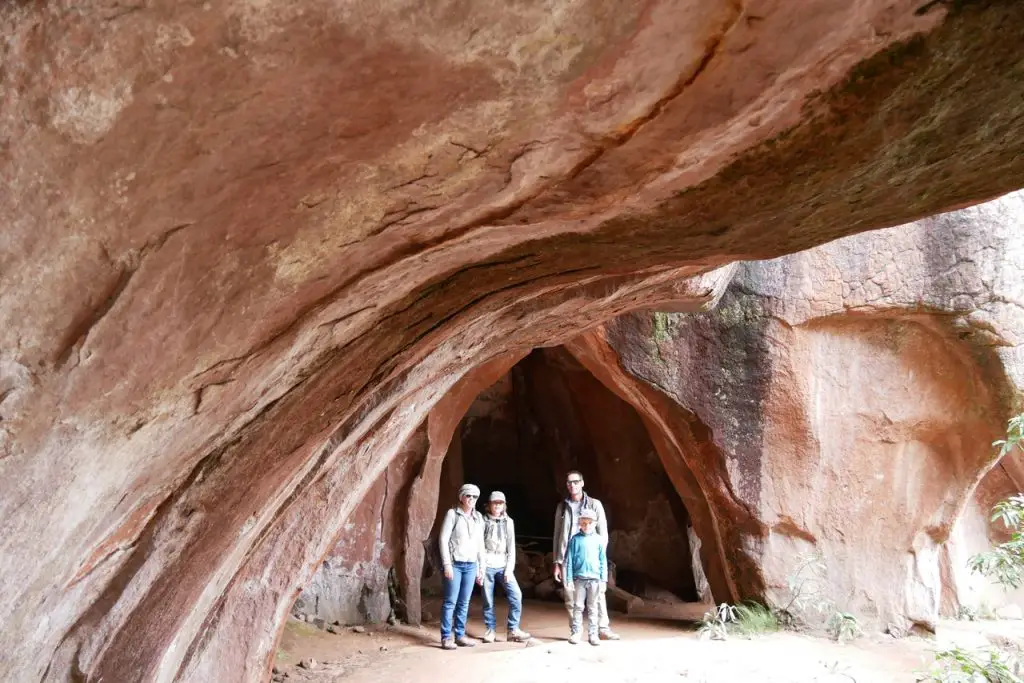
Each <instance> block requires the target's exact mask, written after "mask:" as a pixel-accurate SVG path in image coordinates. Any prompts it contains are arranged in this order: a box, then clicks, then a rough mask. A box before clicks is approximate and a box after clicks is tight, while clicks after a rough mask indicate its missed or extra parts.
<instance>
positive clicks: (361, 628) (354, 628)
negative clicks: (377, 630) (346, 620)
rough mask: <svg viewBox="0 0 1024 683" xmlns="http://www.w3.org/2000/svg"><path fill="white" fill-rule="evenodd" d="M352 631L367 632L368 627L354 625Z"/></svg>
mask: <svg viewBox="0 0 1024 683" xmlns="http://www.w3.org/2000/svg"><path fill="white" fill-rule="evenodd" d="M352 632H353V633H366V629H365V628H363V627H362V626H353V627H352Z"/></svg>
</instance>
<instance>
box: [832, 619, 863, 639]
mask: <svg viewBox="0 0 1024 683" xmlns="http://www.w3.org/2000/svg"><path fill="white" fill-rule="evenodd" d="M825 630H826V631H828V634H829V635H830V636H832V640H835V641H836V642H839V643H842V642H844V641H847V640H855V639H857V638H860V637H861V636H862V635H864V632H863V631H861V630H860V623H859V622H858V621H857V617H855V616H854V615H852V614H850V613H849V612H833V614H832V616H831V617H829V619H828V623H826V624H825Z"/></svg>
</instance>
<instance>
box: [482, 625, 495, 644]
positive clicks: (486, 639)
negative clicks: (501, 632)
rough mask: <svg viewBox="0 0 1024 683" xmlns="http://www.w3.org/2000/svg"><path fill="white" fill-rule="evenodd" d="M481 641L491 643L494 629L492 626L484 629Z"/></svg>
mask: <svg viewBox="0 0 1024 683" xmlns="http://www.w3.org/2000/svg"><path fill="white" fill-rule="evenodd" d="M483 641H484V642H485V643H493V642H494V629H493V628H489V629H487V630H486V631H484V637H483Z"/></svg>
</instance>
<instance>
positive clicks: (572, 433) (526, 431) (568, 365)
mask: <svg viewBox="0 0 1024 683" xmlns="http://www.w3.org/2000/svg"><path fill="white" fill-rule="evenodd" d="M570 470H579V471H580V472H582V473H583V476H584V479H585V486H586V491H587V493H588V494H589V495H592V496H594V497H595V498H598V499H600V500H601V501H602V502H603V503H604V506H605V509H606V512H607V515H608V519H609V529H610V545H609V558H610V559H611V561H612V562H613V563H614V564H615V569H616V584H617V585H618V586H619V587H620V588H622V589H624V590H626V591H628V592H630V593H633V594H634V595H638V596H640V597H645V598H657V597H659V596H661V597H671V596H675V598H677V599H679V600H683V601H688V602H689V601H696V600H698V594H697V589H696V586H695V579H694V571H693V566H692V561H693V558H692V553H691V549H690V543H689V533H692V532H688V528H689V526H690V519H689V515H688V513H687V511H686V508H685V507H684V505H683V502H682V500H681V499H680V497H679V495H678V493H677V492H676V490H675V488H674V487H673V485H672V483H671V481H670V480H669V477H668V475H667V474H666V472H665V468H664V466H663V464H662V462H661V459H660V458H659V456H658V453H657V452H656V450H655V448H654V445H653V443H652V442H651V438H650V436H649V435H648V433H647V429H646V428H645V426H644V423H643V421H642V420H641V418H640V415H639V414H638V413H637V412H636V411H635V409H634V408H633V407H632V406H630V405H629V404H628V403H626V402H625V401H623V400H622V399H620V398H619V397H618V396H616V395H615V394H614V393H612V392H611V391H610V390H609V389H607V388H606V387H605V386H604V385H603V384H602V383H601V382H600V381H599V380H598V379H597V378H595V377H594V375H592V374H591V373H590V372H589V371H588V370H587V369H586V368H584V367H583V365H581V364H580V363H579V362H578V361H577V360H576V359H575V358H574V357H573V356H572V354H570V353H569V352H568V351H567V350H566V349H565V348H563V347H556V348H551V349H535V350H534V351H532V352H531V353H530V354H529V355H527V356H526V357H525V358H523V360H521V361H520V362H519V363H517V364H516V365H515V366H514V367H513V368H512V369H511V370H510V371H509V372H508V373H507V374H505V375H504V376H503V377H502V378H501V379H500V380H499V381H497V382H496V383H495V384H493V385H492V386H491V387H489V388H487V389H485V390H484V391H483V392H481V393H480V394H479V396H477V398H476V400H475V401H474V402H473V403H472V405H471V406H470V408H469V410H468V411H467V413H466V415H465V416H464V417H463V418H462V421H461V422H460V424H459V426H458V429H457V430H456V432H455V435H454V437H453V439H452V442H451V446H450V448H449V452H448V455H447V456H446V458H445V461H444V465H443V468H442V474H441V487H440V498H439V505H438V508H439V509H438V518H437V520H438V523H437V524H435V533H436V531H437V529H438V528H439V522H440V519H441V518H442V517H443V515H444V512H445V511H446V510H447V509H448V508H449V507H450V506H451V505H453V504H454V502H455V498H456V495H457V491H458V487H459V486H460V485H461V484H462V483H463V482H464V481H468V482H472V483H474V484H477V485H478V486H479V487H480V491H481V502H480V506H479V507H480V509H481V510H483V508H484V505H485V503H486V500H487V496H488V494H489V493H490V492H491V491H493V490H495V489H497V490H500V491H503V492H504V493H505V495H506V497H507V498H508V511H509V515H510V516H511V517H512V518H513V519H514V520H515V522H516V534H517V541H518V542H519V545H521V546H524V547H525V549H526V550H527V551H532V552H534V553H545V554H546V553H548V552H550V551H551V534H552V524H553V518H554V510H555V506H556V504H557V503H558V501H559V500H560V499H561V498H562V497H563V496H564V495H565V492H564V489H565V477H566V474H567V473H568V472H569V471H570ZM519 578H520V582H521V583H524V590H526V589H527V585H525V584H529V583H532V582H531V581H530V580H529V579H527V580H526V581H524V580H523V577H519ZM534 578H543V576H539V577H538V576H535V577H534ZM666 592H667V594H666Z"/></svg>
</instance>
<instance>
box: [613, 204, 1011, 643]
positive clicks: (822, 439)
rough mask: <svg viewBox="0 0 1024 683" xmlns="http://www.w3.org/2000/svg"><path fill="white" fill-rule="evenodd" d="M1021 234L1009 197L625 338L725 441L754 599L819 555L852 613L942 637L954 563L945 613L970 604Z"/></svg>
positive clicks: (788, 262) (755, 276)
mask: <svg viewBox="0 0 1024 683" xmlns="http://www.w3.org/2000/svg"><path fill="white" fill-rule="evenodd" d="M1021 220H1024V195H1022V194H1013V195H1008V196H1006V197H1003V198H1002V199H999V200H997V201H994V202H990V203H988V204H985V205H982V206H978V207H974V208H971V209H967V210H962V211H958V212H955V213H951V214H945V215H942V216H938V217H935V218H931V219H925V220H922V221H918V222H917V223H914V224H910V225H907V226H902V227H899V228H892V229H887V230H880V231H875V232H872V233H865V234H862V235H858V236H855V237H848V238H845V239H842V240H838V241H836V242H833V243H830V244H827V245H824V246H822V247H817V248H815V249H812V250H809V251H806V252H801V253H798V254H793V255H791V256H787V257H783V258H780V259H776V260H773V261H763V262H752V263H747V264H744V265H742V266H741V267H740V269H739V270H738V271H737V274H736V277H735V279H734V280H733V282H732V284H731V285H730V287H729V289H728V290H727V291H726V292H725V295H724V297H723V299H722V302H721V303H720V304H719V306H718V307H717V308H716V309H715V310H713V311H711V312H709V313H702V314H694V315H689V316H685V315H675V314H668V315H665V314H655V315H654V317H653V318H652V317H651V316H650V315H644V316H640V315H631V316H626V317H625V318H623V319H620V320H618V321H616V322H614V323H612V324H610V325H609V328H608V332H607V338H608V340H609V341H610V343H611V345H612V348H613V349H615V350H616V352H617V353H618V354H619V356H620V357H621V362H622V365H623V367H624V368H626V369H627V370H628V371H629V372H630V373H631V374H632V375H634V376H636V377H638V378H641V379H643V380H644V381H645V382H647V383H649V384H650V385H651V386H655V387H658V388H659V389H660V390H661V391H664V392H666V394H667V395H668V396H670V397H671V398H672V399H673V400H674V401H675V402H677V403H678V405H680V406H681V407H683V408H685V409H686V410H688V411H691V412H692V413H693V414H694V416H695V417H696V418H697V419H699V420H700V422H701V423H703V424H704V425H705V426H706V429H707V430H709V431H708V435H709V437H710V439H711V444H709V445H710V446H711V447H712V448H713V449H714V450H715V451H717V453H719V454H720V457H721V459H722V462H721V465H720V466H719V467H720V470H719V471H720V475H721V478H722V485H723V486H725V487H727V490H728V491H730V492H731V495H732V496H735V498H736V500H737V501H738V503H739V505H740V506H741V507H742V512H741V513H739V514H736V513H730V512H729V511H728V510H727V509H721V510H719V512H718V514H719V520H718V522H719V527H720V528H724V529H726V536H727V537H728V538H729V539H730V542H729V543H726V545H727V547H728V546H730V545H731V547H732V549H733V550H732V552H731V553H730V551H729V550H727V551H726V554H727V555H731V556H730V557H729V561H730V564H731V565H732V567H731V571H732V572H733V573H734V574H737V575H739V574H742V572H744V571H748V569H749V568H750V567H755V568H756V569H755V570H754V571H753V572H752V573H751V574H750V575H748V576H747V578H746V579H745V580H743V581H740V582H739V584H738V586H737V588H738V589H739V591H740V592H741V593H745V594H751V593H758V592H761V591H764V592H765V593H766V595H767V596H768V597H769V598H770V599H773V600H774V601H775V602H781V603H783V604H785V602H786V601H787V588H786V586H787V578H788V577H789V576H790V575H792V573H793V572H794V571H795V569H794V568H795V566H796V562H797V558H798V557H799V556H800V554H801V553H809V552H814V551H817V552H819V553H821V554H822V555H823V556H824V558H825V559H826V562H827V574H826V575H827V579H828V584H829V586H830V590H831V594H830V595H829V597H831V598H832V599H833V600H834V601H835V602H836V604H837V606H838V607H839V608H840V609H846V610H850V611H855V612H858V613H859V614H861V615H862V616H863V617H865V618H867V619H871V620H875V621H878V622H880V623H882V624H886V623H892V624H893V625H896V626H899V627H901V628H904V627H906V626H907V625H908V623H909V622H918V623H925V624H930V623H933V622H934V621H935V619H936V618H937V616H938V614H939V611H940V607H941V605H942V602H943V590H944V585H943V584H944V579H943V576H942V567H941V566H942V564H943V563H944V562H947V561H948V562H949V566H948V567H947V568H946V570H947V571H951V572H952V575H951V576H949V577H947V579H946V580H945V584H946V585H945V589H946V591H947V593H948V595H947V596H946V597H947V599H948V600H951V601H952V603H956V601H957V598H956V594H957V591H964V592H965V595H964V597H963V598H962V600H963V601H964V602H965V603H966V602H970V601H971V600H968V595H967V593H968V592H970V591H971V590H974V591H976V588H971V586H976V584H977V582H976V580H970V579H969V577H967V575H966V574H965V570H964V569H963V566H962V565H963V563H964V562H965V561H966V555H967V554H969V551H968V549H967V548H968V547H973V548H976V549H980V548H978V540H977V529H974V527H975V526H977V523H976V522H975V521H973V520H974V519H975V516H976V515H977V514H978V513H977V512H976V509H977V506H978V503H976V502H973V501H972V494H973V493H974V490H975V487H976V486H977V485H978V483H979V481H980V480H981V479H982V477H983V476H984V475H985V474H986V472H988V471H989V469H990V468H991V467H992V466H993V465H994V463H995V454H994V451H993V448H992V447H991V445H990V444H991V442H992V441H993V440H994V439H995V438H998V437H999V435H1000V433H1001V432H1002V431H1003V429H1004V425H1005V421H1006V419H1007V417H1008V416H1009V415H1011V414H1013V411H1014V410H1015V408H1016V407H1017V406H1018V405H1019V397H1020V386H1019V385H1018V384H1017V380H1016V378H1017V377H1019V376H1020V372H1021V365H1020V358H1021V356H1020V352H1021V348H1022V347H1021V339H1022V336H1021V335H1022V334H1024V307H1022V306H1021V302H1022V301H1024V291H1022V287H1024V279H1022V278H1021V277H1020V275H1019V274H1020V272H1021V271H1020V267H1021V259H1022V257H1024V251H1022V250H1024V239H1022V238H1021V237H1020V234H1019V229H1018V226H1019V225H1020V222H1021ZM1000 471H1001V469H1000ZM993 476H994V475H993ZM1003 476H1004V479H1005V475H1003ZM992 487H997V484H996V483H993V484H992V485H991V486H988V487H983V488H982V489H981V491H984V492H985V496H986V499H987V500H986V509H987V506H990V505H991V503H994V502H995V500H994V499H998V496H997V495H996V496H994V495H992V494H991V493H990V492H989V490H988V489H990V488H992ZM1012 491H1013V489H1012V488H1011V487H1010V486H1009V485H1007V484H1006V483H1005V482H1004V483H1003V485H1002V487H1001V489H1000V493H999V494H998V495H1007V492H1012ZM969 503H970V506H969ZM965 508H967V509H968V514H967V515H966V516H965V517H963V518H962V519H960V522H959V526H957V527H956V531H955V532H954V524H955V523H957V520H958V518H959V517H960V515H961V513H962V512H963V511H964V510H965ZM731 525H735V527H734V529H733V530H732V531H729V527H730V526H731ZM972 525H974V526H972ZM972 529H973V531H972ZM987 536H988V534H987V533H986V534H984V535H983V537H982V538H983V539H985V541H987ZM964 539H975V540H969V543H968V546H967V547H965V546H964V543H965V541H964ZM947 553H952V554H953V555H955V557H951V556H950V557H947ZM973 601H974V602H976V601H977V600H976V599H974V600H973ZM952 603H951V604H952Z"/></svg>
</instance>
